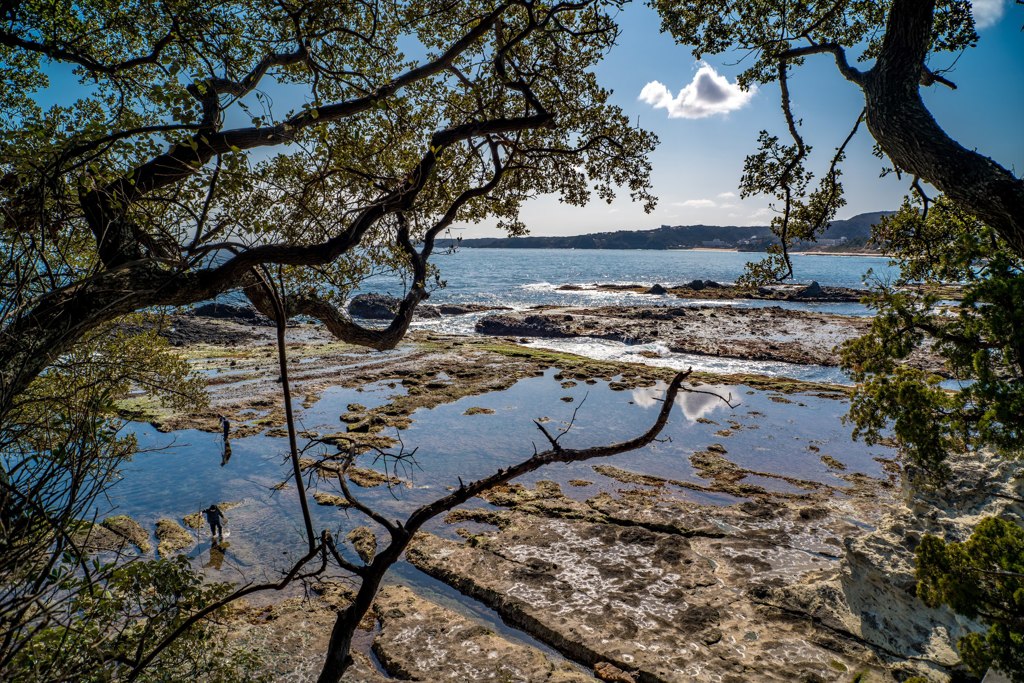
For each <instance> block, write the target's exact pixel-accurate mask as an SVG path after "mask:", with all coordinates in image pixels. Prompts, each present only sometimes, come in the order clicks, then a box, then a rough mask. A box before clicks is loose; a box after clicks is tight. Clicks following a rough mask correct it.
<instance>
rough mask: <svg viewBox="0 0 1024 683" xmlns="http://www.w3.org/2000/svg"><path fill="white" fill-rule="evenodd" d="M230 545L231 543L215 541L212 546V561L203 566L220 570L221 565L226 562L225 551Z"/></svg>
mask: <svg viewBox="0 0 1024 683" xmlns="http://www.w3.org/2000/svg"><path fill="white" fill-rule="evenodd" d="M230 545H231V544H230V543H223V542H221V543H217V542H216V541H214V542H213V544H212V545H211V546H210V561H209V562H207V563H206V564H204V565H203V568H204V569H215V570H217V571H220V570H221V566H222V565H223V564H224V553H225V551H226V550H227V549H228V546H230Z"/></svg>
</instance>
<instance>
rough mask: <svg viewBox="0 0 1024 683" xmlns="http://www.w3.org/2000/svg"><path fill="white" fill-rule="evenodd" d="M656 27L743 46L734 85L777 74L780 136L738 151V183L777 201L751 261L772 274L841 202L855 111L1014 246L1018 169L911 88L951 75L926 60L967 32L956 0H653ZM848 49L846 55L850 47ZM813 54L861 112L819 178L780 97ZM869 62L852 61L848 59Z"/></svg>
mask: <svg viewBox="0 0 1024 683" xmlns="http://www.w3.org/2000/svg"><path fill="white" fill-rule="evenodd" d="M651 4H652V5H653V6H655V7H656V8H657V9H658V11H659V12H660V13H661V16H662V26H663V29H664V30H666V31H668V32H670V33H671V34H672V35H673V36H674V37H675V38H676V40H677V41H678V42H680V43H682V44H685V45H689V46H692V48H693V54H694V56H696V57H697V58H700V57H701V55H703V54H704V53H710V54H718V53H722V52H725V51H727V50H740V51H742V52H745V53H748V54H750V55H752V57H753V63H752V65H751V66H750V67H749V68H748V69H746V70H745V71H744V72H743V73H742V74H741V75H740V76H739V81H740V83H741V84H743V85H747V86H749V85H752V84H756V83H771V82H776V81H777V82H778V84H779V88H780V102H781V105H782V110H783V114H784V116H785V120H786V127H787V134H788V136H789V138H790V142H787V143H784V142H782V141H781V140H780V138H779V137H778V136H776V135H772V134H770V133H769V132H767V131H762V133H761V138H760V148H761V149H760V151H759V152H758V153H757V154H755V155H752V156H751V157H749V158H748V160H747V164H746V167H745V172H744V178H743V182H742V184H741V188H742V190H743V193H744V194H745V195H751V194H758V193H765V194H768V195H769V196H773V197H775V198H776V199H778V200H779V201H780V202H782V207H781V209H780V211H781V215H779V216H778V217H777V218H776V219H775V220H773V228H774V229H775V231H776V232H777V234H778V235H779V236H780V237H781V238H782V244H783V249H782V250H781V251H780V252H779V253H778V254H777V256H776V258H775V259H773V261H772V262H771V263H770V264H769V265H770V266H771V267H770V268H767V269H762V272H763V274H767V275H771V276H774V277H789V276H791V275H792V264H790V263H789V259H788V254H787V253H786V251H785V249H786V247H787V246H788V244H789V243H790V242H792V241H793V240H796V239H812V238H813V236H814V235H816V234H818V233H820V232H821V231H822V230H824V229H825V228H826V227H827V226H828V222H829V220H831V219H832V218H833V217H834V215H835V211H836V209H838V208H839V207H841V206H842V205H843V203H844V201H843V199H842V184H841V183H840V175H841V162H842V160H843V157H844V153H845V148H846V145H847V144H848V143H849V141H850V139H851V138H852V137H853V135H855V134H856V132H857V130H858V128H859V125H860V122H861V121H862V120H863V122H864V123H865V124H866V126H867V129H868V131H869V132H870V133H871V135H872V137H873V138H874V139H875V142H876V143H877V149H878V151H879V154H880V155H885V156H887V157H888V158H889V160H890V161H891V163H892V164H893V167H894V169H895V170H896V171H897V172H899V173H905V174H907V175H908V176H909V177H910V178H912V186H913V187H914V188H915V191H919V192H923V190H922V187H921V185H920V183H919V181H923V182H926V183H929V184H931V185H932V186H934V187H936V188H938V190H939V191H940V192H942V193H943V194H944V195H945V196H946V197H948V198H949V199H950V200H952V201H953V202H955V203H957V204H958V205H959V206H960V207H961V208H962V209H963V210H965V211H968V212H970V213H971V214H973V215H975V216H977V218H978V219H979V220H981V221H983V222H984V223H985V224H986V225H989V226H991V227H992V229H994V230H995V231H996V233H997V234H999V236H1000V237H1001V238H1002V239H1003V240H1004V242H1005V243H1006V244H1007V246H1008V247H1009V249H1010V250H1011V251H1013V252H1014V253H1016V254H1018V255H1024V180H1021V179H1020V178H1017V177H1015V176H1014V175H1013V174H1012V173H1011V172H1010V171H1008V170H1007V169H1005V168H1003V167H1002V166H1000V165H999V164H997V163H996V162H994V161H993V160H992V159H990V158H988V157H986V156H984V155H982V154H979V153H978V152H974V151H972V150H968V149H966V148H964V147H963V146H962V145H960V144H959V143H957V142H956V141H955V140H953V139H952V138H950V137H949V135H948V134H946V132H945V131H944V130H943V129H942V127H941V126H940V125H939V124H938V122H937V121H936V120H935V118H934V117H933V116H932V114H931V112H930V111H929V110H928V108H927V107H926V106H925V104H924V101H923V100H922V99H921V92H920V89H921V88H922V87H932V86H937V85H942V86H946V87H952V88H955V87H956V86H955V84H954V83H952V82H951V81H950V80H948V79H947V78H945V76H943V74H942V73H941V72H936V71H933V70H932V69H930V68H929V66H928V62H929V60H930V58H931V57H933V56H935V55H937V54H940V53H942V52H959V51H962V50H964V49H967V48H970V47H972V46H973V45H974V44H975V43H976V41H977V39H978V36H977V34H976V33H975V31H974V20H973V16H972V14H971V3H970V2H968V1H967V0H924V1H919V0H891V1H889V2H868V1H867V0H838V1H829V2H807V3H792V2H788V1H787V0H766V1H764V2H750V3H740V2H730V1H728V0H716V1H714V2H700V3H687V2H675V1H674V0H652V2H651ZM853 51H857V52H858V53H859V54H857V56H856V59H855V60H854V59H851V57H850V53H851V52H853ZM815 55H827V56H831V57H832V59H833V60H834V61H835V64H836V71H837V75H838V76H839V77H841V78H843V79H845V80H847V81H849V82H851V83H853V84H855V85H857V86H858V87H859V88H860V90H861V92H862V93H863V95H864V109H863V111H862V112H851V113H850V120H851V127H852V129H851V132H850V134H849V136H848V137H846V139H845V141H843V142H842V144H840V145H839V146H838V148H837V150H836V153H835V155H834V156H833V157H832V159H831V162H830V163H829V165H828V169H827V171H826V172H825V173H824V174H823V176H822V178H821V180H820V182H819V184H818V186H817V187H816V188H815V189H813V190H810V189H809V188H810V183H811V181H812V180H813V176H812V175H811V174H810V172H809V171H808V170H807V169H806V167H805V162H806V160H807V158H808V155H809V154H810V152H811V147H810V145H808V144H807V143H806V142H805V141H804V138H803V137H802V135H801V133H800V124H799V122H798V121H797V120H796V119H795V118H794V116H793V113H792V109H791V106H790V90H789V77H790V72H791V70H793V69H794V67H799V66H800V65H801V64H803V62H804V61H805V60H806V59H807V58H809V57H813V56H815ZM854 61H857V62H872V64H871V66H870V68H866V69H861V68H857V67H855V66H854V65H853V64H852V63H851V62H854Z"/></svg>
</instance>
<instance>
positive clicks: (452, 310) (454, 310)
mask: <svg viewBox="0 0 1024 683" xmlns="http://www.w3.org/2000/svg"><path fill="white" fill-rule="evenodd" d="M435 308H437V309H438V310H439V311H441V315H466V314H467V313H480V312H481V311H511V310H512V309H511V308H509V307H508V306H488V305H487V304H438V305H437V306H435Z"/></svg>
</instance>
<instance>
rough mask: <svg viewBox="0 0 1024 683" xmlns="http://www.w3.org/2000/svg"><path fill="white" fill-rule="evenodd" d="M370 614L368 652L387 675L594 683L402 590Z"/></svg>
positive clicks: (385, 595) (384, 594) (386, 593)
mask: <svg viewBox="0 0 1024 683" xmlns="http://www.w3.org/2000/svg"><path fill="white" fill-rule="evenodd" d="M374 611H375V613H376V614H377V617H378V618H379V619H380V621H381V626H382V629H381V632H380V634H379V635H378V636H377V637H376V638H375V639H374V642H373V651H374V653H375V654H376V655H377V657H378V658H379V659H380V661H381V663H382V664H383V665H384V668H385V669H386V670H387V671H388V673H389V674H391V675H393V676H399V677H401V678H405V679H411V680H417V681H459V682H462V681H507V682H508V683H587V682H590V683H593V681H594V680H595V679H594V678H593V677H591V676H588V675H586V674H584V673H582V672H580V671H577V670H576V669H575V668H574V667H573V666H572V665H570V664H569V663H567V662H559V661H555V660H553V659H551V658H550V657H548V656H547V655H545V654H544V653H543V652H541V651H540V650H538V649H536V648H534V647H530V646H527V645H521V644H519V643H515V642H512V641H509V640H506V639H505V638H503V637H501V636H499V635H497V634H495V633H493V632H492V631H490V630H489V629H487V628H486V627H484V626H482V625H480V624H477V623H474V622H473V621H470V620H469V619H467V618H465V617H463V616H461V615H459V614H456V613H455V612H452V611H451V610H448V609H445V608H443V607H441V606H440V605H437V604H436V603H433V602H430V601H428V600H424V599H423V598H420V597H418V596H416V595H415V594H414V593H413V592H412V591H410V590H409V589H407V588H404V587H401V586H390V587H388V588H385V589H384V590H382V591H381V592H380V594H379V595H378V596H377V600H376V602H375V603H374Z"/></svg>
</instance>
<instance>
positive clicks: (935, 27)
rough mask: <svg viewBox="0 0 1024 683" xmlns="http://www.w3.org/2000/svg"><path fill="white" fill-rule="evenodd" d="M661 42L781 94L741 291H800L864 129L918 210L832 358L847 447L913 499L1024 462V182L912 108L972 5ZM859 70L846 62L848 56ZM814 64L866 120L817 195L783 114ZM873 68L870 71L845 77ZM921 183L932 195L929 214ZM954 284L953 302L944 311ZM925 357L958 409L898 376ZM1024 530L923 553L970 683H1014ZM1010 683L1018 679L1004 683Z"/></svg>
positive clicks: (968, 22) (751, 182)
mask: <svg viewBox="0 0 1024 683" xmlns="http://www.w3.org/2000/svg"><path fill="white" fill-rule="evenodd" d="M652 4H653V5H654V6H655V7H656V8H657V9H658V10H659V11H660V12H661V16H662V20H663V28H664V29H665V30H667V31H669V32H671V33H672V34H673V35H674V36H675V37H676V39H677V40H678V41H679V42H681V43H684V44H687V45H692V46H693V52H694V55H695V56H697V57H698V58H699V57H700V56H701V55H702V54H703V53H721V52H724V51H727V50H732V49H740V50H742V51H744V52H747V53H748V54H751V55H752V56H753V63H752V65H751V66H750V67H749V68H748V69H747V70H746V71H744V72H743V74H741V76H740V79H739V80H740V81H741V83H743V84H745V85H751V84H754V83H770V82H775V81H777V82H778V84H779V92H780V102H781V106H782V111H783V115H784V118H785V122H786V128H787V134H788V136H789V138H790V140H789V141H788V142H783V141H781V139H780V137H779V136H776V135H773V134H771V133H769V132H768V131H762V132H761V135H760V140H759V150H758V151H757V152H756V153H755V154H752V155H750V156H749V157H748V158H747V162H746V164H745V167H744V175H743V179H742V181H741V189H742V191H743V193H744V194H745V195H751V194H759V193H765V194H768V195H770V196H772V197H774V198H775V199H776V200H777V201H778V202H780V203H781V206H780V209H779V211H780V214H779V216H778V217H777V218H775V219H774V220H773V224H772V227H773V229H774V231H775V232H776V234H778V235H779V237H780V238H781V246H780V247H779V248H778V249H777V250H776V252H775V253H774V254H772V255H771V257H770V258H769V259H768V260H767V261H766V262H765V263H763V264H759V266H758V267H756V268H755V269H754V270H753V271H752V272H751V273H750V277H749V278H748V279H749V280H751V281H757V280H761V279H766V278H767V279H772V278H787V277H791V276H792V274H793V268H792V263H791V262H790V260H789V256H788V251H787V249H788V246H789V244H790V243H791V242H792V241H794V240H797V239H804V240H806V239H813V238H814V236H815V235H817V234H820V232H821V231H822V230H823V229H824V228H825V227H827V225H828V222H829V221H830V220H831V219H832V218H833V217H834V215H835V212H836V210H837V209H838V208H839V207H841V206H842V205H843V203H844V200H843V196H842V184H841V182H840V177H841V167H842V161H843V157H844V155H845V149H846V146H847V145H848V144H849V142H850V140H851V139H852V138H853V136H854V135H856V133H857V132H858V130H859V128H860V124H861V123H862V122H863V123H865V124H866V127H867V129H868V131H869V132H870V134H871V135H872V137H873V138H874V140H875V142H876V151H877V153H878V155H879V156H880V157H881V156H887V157H888V159H889V160H890V161H891V163H892V165H893V169H889V170H895V171H896V172H897V173H900V174H906V175H908V176H909V177H910V179H911V181H910V184H911V188H912V189H913V191H914V193H915V197H914V200H913V201H909V200H908V201H907V202H906V203H905V205H904V206H903V207H902V209H901V210H900V211H899V212H898V213H897V214H896V215H895V216H893V217H890V218H888V219H886V220H884V221H883V222H882V223H881V225H880V226H877V228H876V230H875V234H874V237H873V238H874V240H875V241H876V243H878V244H880V245H882V246H883V248H884V250H885V251H886V253H887V254H888V255H890V256H891V257H892V258H893V262H894V264H896V265H898V266H899V267H900V270H901V275H900V276H899V277H897V278H896V279H895V281H893V282H890V283H883V284H881V285H880V286H878V287H876V289H875V290H874V291H873V292H872V293H871V294H870V295H869V297H868V298H867V300H866V301H867V303H868V304H869V305H870V306H872V307H873V308H875V309H876V316H875V318H874V320H873V322H872V328H871V330H870V332H869V333H868V334H867V335H865V336H864V337H863V338H861V339H858V340H855V341H853V342H851V343H849V344H847V345H846V346H845V348H844V349H843V365H844V367H845V369H846V370H847V371H849V372H850V374H851V375H852V377H853V379H854V380H855V381H856V382H857V385H856V388H855V391H854V395H853V398H852V400H851V408H850V414H849V417H850V418H851V420H852V421H853V423H854V425H855V430H854V434H855V436H863V437H865V438H866V439H867V440H868V441H875V440H878V439H881V438H884V437H887V436H890V435H891V437H892V438H894V439H895V441H896V442H897V445H898V446H899V448H900V450H901V452H902V453H903V455H904V457H905V460H906V464H907V465H908V468H907V469H908V472H916V475H915V476H913V479H914V480H915V483H916V484H917V485H920V486H928V485H934V484H935V483H936V482H940V481H941V480H942V478H943V476H944V475H945V474H947V472H948V468H947V466H946V459H947V458H948V457H949V455H950V454H952V453H962V452H964V451H977V450H985V451H993V452H995V453H996V454H997V455H999V456H1002V457H1010V458H1015V457H1019V456H1020V455H1021V452H1022V451H1021V444H1022V443H1024V421H1022V416H1024V181H1022V180H1021V179H1020V178H1017V177H1015V176H1014V175H1013V174H1012V173H1011V172H1010V171H1008V170H1007V169H1005V168H1003V167H1001V166H1000V165H998V164H997V163H996V162H994V161H992V160H991V159H989V158H987V157H985V156H984V155H982V154H979V153H977V152H974V151H971V150H968V149H965V148H964V147H963V146H961V145H960V144H959V143H957V142H956V141H955V140H953V139H951V138H950V137H949V135H947V134H946V132H945V131H944V130H943V129H942V128H941V127H940V125H939V124H938V122H936V120H935V119H934V117H933V116H932V114H931V112H929V111H928V109H927V108H926V107H925V105H924V102H923V100H922V98H921V88H922V87H932V86H936V85H941V86H946V87H951V88H955V87H956V86H955V84H954V83H952V82H951V81H949V80H948V79H947V78H946V77H945V76H944V75H943V73H942V72H941V71H935V70H933V69H932V68H930V67H929V62H930V60H931V58H932V57H934V56H935V55H937V54H939V53H942V52H960V51H962V50H965V49H968V48H970V47H972V46H974V44H975V43H976V41H977V40H978V36H977V35H976V33H975V31H974V23H973V18H972V14H971V3H969V2H965V1H958V0H890V1H888V2H881V3H876V2H862V1H860V0H838V1H831V2H811V3H790V2H786V1H785V0H768V1H765V2H751V3H734V2H728V1H727V0H718V1H715V2H707V3H677V2H672V1H671V0H652ZM855 51H856V52H857V53H858V54H857V57H856V60H853V59H851V56H850V54H851V53H852V52H855ZM815 55H827V56H831V58H832V59H833V60H834V61H835V64H836V70H837V73H838V75H839V76H840V77H842V78H843V79H845V80H847V81H849V82H851V83H854V84H855V85H857V86H858V87H859V88H860V90H861V92H862V93H863V95H864V108H863V110H862V111H859V112H851V116H850V118H851V120H852V126H851V129H850V132H849V134H848V135H847V136H846V137H845V139H844V140H843V141H842V142H841V144H839V145H838V147H837V148H836V151H835V153H834V154H833V155H832V157H831V159H830V161H829V163H828V166H827V170H826V172H825V173H824V174H823V176H822V178H821V179H820V180H819V182H818V184H817V186H816V187H815V186H813V185H812V182H813V180H814V178H813V175H812V174H811V173H810V171H808V169H807V168H806V166H805V163H806V161H807V159H808V158H809V155H810V152H811V147H810V145H808V144H807V143H806V142H805V140H804V138H803V136H802V135H801V132H800V123H799V122H798V121H797V120H796V119H795V118H794V116H793V113H792V107H791V99H790V98H791V95H790V90H789V78H790V74H791V71H792V70H793V69H794V67H798V66H799V65H801V64H802V63H803V62H804V60H806V59H808V58H811V57H812V56H815ZM853 61H857V62H869V63H870V66H869V67H867V68H858V67H855V66H853V64H852V62H853ZM922 183H928V184H930V185H932V186H933V187H935V188H937V189H938V190H939V191H940V192H941V193H942V194H941V196H939V197H938V198H932V197H929V196H928V195H927V194H926V193H925V190H924V187H923V185H922ZM950 283H957V284H960V285H962V288H961V291H960V292H959V294H960V297H961V298H960V300H959V301H958V302H956V303H955V304H954V305H950V304H948V303H946V302H943V299H944V296H943V294H944V293H947V292H948V288H949V285H950ZM908 285H910V286H908ZM921 348H927V349H928V350H929V351H930V352H932V353H935V354H937V355H938V356H939V357H941V358H942V359H943V360H944V362H945V366H946V370H947V372H948V373H949V375H950V376H951V377H952V378H953V379H955V380H959V384H960V388H959V390H958V391H955V392H953V391H949V390H947V389H945V388H943V386H942V380H943V379H944V378H943V377H941V376H938V375H935V374H932V373H928V372H924V371H921V370H918V369H915V368H913V367H911V366H909V365H907V364H906V363H905V362H904V361H905V360H906V359H907V358H908V357H909V356H910V354H911V353H912V352H914V351H915V350H918V349H921ZM1020 538H1021V528H1020V526H1019V522H1017V521H1013V520H1010V519H1000V518H988V519H985V520H983V521H982V522H981V523H980V524H979V525H978V526H977V528H976V529H975V531H974V534H973V535H972V536H971V538H970V539H962V542H947V541H950V540H954V539H941V538H937V537H934V536H926V537H925V539H924V540H923V541H922V543H921V545H920V547H919V549H918V552H917V577H918V581H919V583H918V589H917V590H918V595H919V596H921V598H922V599H923V600H924V601H925V602H926V603H928V604H930V605H933V606H937V605H939V604H943V603H945V604H948V605H950V606H951V607H952V608H953V609H954V610H956V611H958V612H960V613H962V614H966V615H968V616H971V617H977V618H979V619H981V620H982V621H983V622H985V623H987V624H988V625H989V631H988V633H986V634H972V635H971V636H968V637H967V638H965V639H963V640H962V641H961V643H960V650H961V655H962V656H963V658H964V660H965V662H966V663H967V664H968V665H969V666H970V667H971V668H973V669H974V670H975V671H977V672H982V671H984V669H986V668H987V667H988V666H990V665H994V666H996V667H998V668H1000V669H1002V670H1003V671H1005V672H1007V673H1009V674H1011V675H1013V676H1015V677H1017V678H1020V677H1021V676H1024V673H1022V670H1021V661H1020V655H1019V652H1020V649H1021V643H1022V642H1024V626H1022V624H1021V621H1020V619H1019V613H1020V608H1021V603H1020V601H1021V589H1020V585H1021V584H1020V547H1021V546H1020ZM1015 680H1016V679H1015Z"/></svg>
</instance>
